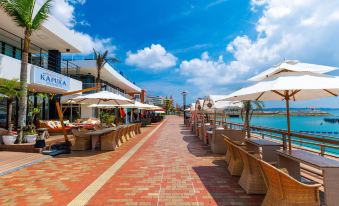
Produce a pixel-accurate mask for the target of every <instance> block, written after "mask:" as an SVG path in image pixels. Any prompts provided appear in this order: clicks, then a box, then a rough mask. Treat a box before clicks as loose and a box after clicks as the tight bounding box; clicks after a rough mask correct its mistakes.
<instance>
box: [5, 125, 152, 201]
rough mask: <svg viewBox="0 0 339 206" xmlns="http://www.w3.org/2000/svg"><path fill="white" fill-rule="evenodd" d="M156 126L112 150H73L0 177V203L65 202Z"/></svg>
mask: <svg viewBox="0 0 339 206" xmlns="http://www.w3.org/2000/svg"><path fill="white" fill-rule="evenodd" d="M155 127H156V125H152V126H150V127H147V128H143V130H142V134H141V135H138V136H136V137H135V138H133V139H131V140H130V141H128V142H126V143H124V144H123V145H122V146H121V147H120V148H118V149H117V150H116V151H110V152H92V151H86V152H73V153H72V154H70V155H61V156H58V157H56V158H50V159H48V160H45V161H43V162H39V163H37V164H34V165H31V166H29V167H26V168H23V169H20V170H18V171H15V172H13V173H10V174H6V175H4V176H1V177H0V205H10V206H12V205H53V206H54V205H56V206H62V205H67V203H68V202H70V201H71V200H72V199H74V198H75V197H76V196H77V195H78V194H79V193H80V192H81V191H83V190H84V189H85V188H86V187H87V186H88V185H89V184H90V183H91V182H93V181H94V180H95V179H96V178H97V177H98V176H99V175H100V174H101V173H103V172H104V171H105V170H106V169H107V168H109V167H110V166H111V165H112V164H113V163H114V162H116V161H117V160H118V159H119V158H120V157H121V156H123V155H124V154H125V153H126V152H127V151H129V150H130V149H131V148H132V147H133V146H134V145H135V144H137V143H138V142H139V141H140V140H141V139H142V138H143V137H144V136H146V135H147V134H148V133H149V132H150V131H152V130H153V129H154V128H155Z"/></svg>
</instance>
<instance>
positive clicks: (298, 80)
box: [225, 72, 339, 149]
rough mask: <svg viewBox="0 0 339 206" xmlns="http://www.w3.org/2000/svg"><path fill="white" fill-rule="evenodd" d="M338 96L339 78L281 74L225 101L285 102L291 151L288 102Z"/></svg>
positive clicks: (298, 73) (289, 140)
mask: <svg viewBox="0 0 339 206" xmlns="http://www.w3.org/2000/svg"><path fill="white" fill-rule="evenodd" d="M338 95H339V77H323V76H319V75H316V74H313V75H311V74H305V73H302V72H294V73H282V74H279V75H275V76H272V77H271V78H267V79H266V80H265V81H262V82H259V83H257V84H255V85H253V86H249V87H246V88H243V89H240V90H238V91H236V92H234V93H232V94H230V95H228V98H225V100H230V101H236V100H285V102H286V114H287V135H288V142H289V149H291V137H290V133H291V127H290V110H289V101H290V100H294V101H295V100H307V99H316V98H322V97H332V96H338Z"/></svg>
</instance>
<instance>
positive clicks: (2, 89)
mask: <svg viewBox="0 0 339 206" xmlns="http://www.w3.org/2000/svg"><path fill="white" fill-rule="evenodd" d="M0 94H2V95H3V96H1V99H2V98H4V99H7V105H8V111H7V127H8V131H9V132H12V129H13V128H12V112H13V101H14V100H15V98H17V97H20V96H21V91H20V83H19V81H18V80H16V79H13V80H7V79H0Z"/></svg>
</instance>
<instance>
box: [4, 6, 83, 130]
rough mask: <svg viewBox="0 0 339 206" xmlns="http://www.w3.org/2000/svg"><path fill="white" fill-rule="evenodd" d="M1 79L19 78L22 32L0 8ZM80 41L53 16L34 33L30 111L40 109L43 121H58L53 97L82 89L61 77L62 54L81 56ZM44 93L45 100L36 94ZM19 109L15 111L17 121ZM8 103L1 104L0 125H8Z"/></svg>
mask: <svg viewBox="0 0 339 206" xmlns="http://www.w3.org/2000/svg"><path fill="white" fill-rule="evenodd" d="M0 19H1V20H0V78H5V79H20V68H21V55H22V42H23V38H22V37H23V29H22V28H19V27H18V26H17V25H16V23H15V22H14V21H13V20H12V18H11V17H9V16H8V15H7V14H6V13H5V12H4V11H3V10H2V9H0ZM79 45H81V42H79V41H78V39H77V38H76V37H75V34H74V32H73V31H71V30H69V29H68V28H67V27H65V26H64V25H63V24H62V23H61V22H59V21H58V20H57V19H55V18H54V17H53V16H51V17H49V19H48V21H46V22H45V23H44V24H43V26H42V27H41V29H40V30H38V31H35V32H33V35H32V37H31V48H30V51H29V65H28V78H27V82H28V89H29V91H30V92H29V104H28V107H29V108H28V110H29V109H32V108H33V107H39V108H40V109H41V116H40V118H41V119H48V118H56V117H57V115H56V110H55V108H54V103H53V101H52V100H51V99H50V98H48V97H49V96H50V95H51V94H60V93H64V92H67V91H74V90H79V89H82V82H81V81H79V80H76V79H74V78H70V77H68V76H65V75H63V74H61V67H62V63H63V62H62V61H61V58H62V57H61V54H62V53H66V52H67V53H79V52H82V51H81V49H80V48H81V47H80V46H79ZM37 93H45V94H46V96H45V97H41V95H37ZM17 110H18V108H17V106H16V108H14V119H15V118H16V112H17ZM6 113H7V103H6V101H5V100H4V101H2V102H1V103H0V126H4V125H5V124H6V115H5V114H6Z"/></svg>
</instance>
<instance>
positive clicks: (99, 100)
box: [72, 91, 134, 106]
mask: <svg viewBox="0 0 339 206" xmlns="http://www.w3.org/2000/svg"><path fill="white" fill-rule="evenodd" d="M72 100H73V101H74V102H76V103H78V104H79V103H82V104H106V105H107V104H111V105H119V106H120V105H125V104H133V103H134V102H133V100H130V99H127V98H126V97H123V96H121V95H119V94H114V93H112V92H109V91H101V92H97V93H93V94H87V95H81V96H78V97H75V98H73V99H72Z"/></svg>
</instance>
